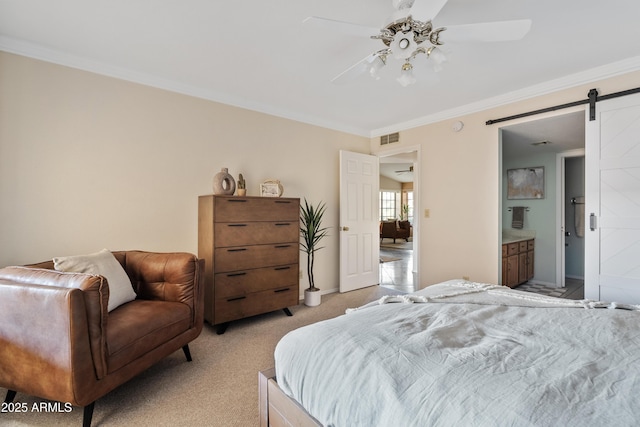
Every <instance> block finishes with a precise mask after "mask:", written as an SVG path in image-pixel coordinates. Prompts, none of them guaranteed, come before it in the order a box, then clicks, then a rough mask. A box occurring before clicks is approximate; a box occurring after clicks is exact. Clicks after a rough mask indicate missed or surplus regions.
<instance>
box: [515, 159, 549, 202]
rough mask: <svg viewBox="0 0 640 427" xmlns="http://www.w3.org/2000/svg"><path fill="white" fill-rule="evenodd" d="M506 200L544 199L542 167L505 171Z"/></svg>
mask: <svg viewBox="0 0 640 427" xmlns="http://www.w3.org/2000/svg"><path fill="white" fill-rule="evenodd" d="M507 199H508V200H521V199H544V166H536V167H531V168H520V169H509V170H507Z"/></svg>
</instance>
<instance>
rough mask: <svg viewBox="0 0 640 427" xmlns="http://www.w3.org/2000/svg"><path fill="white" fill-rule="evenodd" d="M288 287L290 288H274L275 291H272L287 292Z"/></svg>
mask: <svg viewBox="0 0 640 427" xmlns="http://www.w3.org/2000/svg"><path fill="white" fill-rule="evenodd" d="M289 289H291V288H284V289H276V290H275V291H273V292H274V293H276V294H277V293H280V292H287V291H288V290H289Z"/></svg>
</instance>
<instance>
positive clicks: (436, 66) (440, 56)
mask: <svg viewBox="0 0 640 427" xmlns="http://www.w3.org/2000/svg"><path fill="white" fill-rule="evenodd" d="M427 56H428V57H429V59H431V60H432V61H433V70H434V71H436V72H438V71H441V70H442V64H443V63H445V62H447V57H446V55H445V54H444V53H443V52H442V51H441V50H440V49H438V48H436V47H431V48H429V51H428V52H427Z"/></svg>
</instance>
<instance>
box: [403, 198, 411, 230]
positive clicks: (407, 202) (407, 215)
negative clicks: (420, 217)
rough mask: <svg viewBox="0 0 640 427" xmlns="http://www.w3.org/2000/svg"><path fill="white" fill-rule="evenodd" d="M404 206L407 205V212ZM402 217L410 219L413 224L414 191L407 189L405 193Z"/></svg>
mask: <svg viewBox="0 0 640 427" xmlns="http://www.w3.org/2000/svg"><path fill="white" fill-rule="evenodd" d="M404 206H407V212H405V209H404ZM402 217H403V218H404V219H408V220H409V222H411V223H412V224H413V191H406V192H405V193H404V203H403V208H402Z"/></svg>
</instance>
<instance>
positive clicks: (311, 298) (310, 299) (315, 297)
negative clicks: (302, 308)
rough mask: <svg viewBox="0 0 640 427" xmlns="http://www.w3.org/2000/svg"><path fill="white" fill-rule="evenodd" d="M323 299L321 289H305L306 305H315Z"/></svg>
mask: <svg viewBox="0 0 640 427" xmlns="http://www.w3.org/2000/svg"><path fill="white" fill-rule="evenodd" d="M321 301H322V293H321V292H320V289H318V290H315V291H312V290H309V289H305V290H304V305H306V306H309V307H315V306H318V305H320V302H321Z"/></svg>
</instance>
